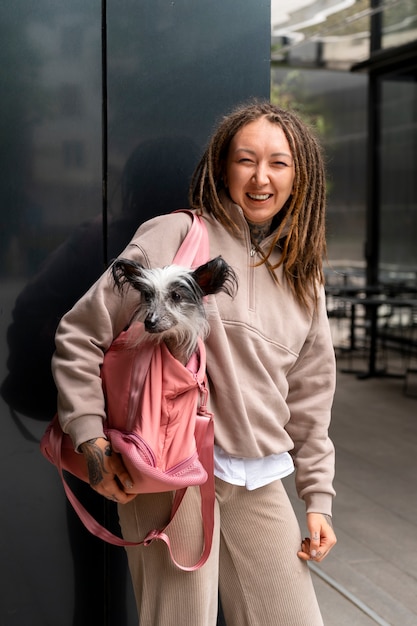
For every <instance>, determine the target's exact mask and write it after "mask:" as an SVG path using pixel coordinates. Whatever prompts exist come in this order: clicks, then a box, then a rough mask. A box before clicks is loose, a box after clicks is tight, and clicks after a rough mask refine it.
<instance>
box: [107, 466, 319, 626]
mask: <svg viewBox="0 0 417 626" xmlns="http://www.w3.org/2000/svg"><path fill="white" fill-rule="evenodd" d="M171 504H172V494H170V493H163V494H146V495H139V496H137V497H136V498H135V500H133V501H132V502H130V503H129V504H126V505H119V516H120V524H121V528H122V532H123V536H124V537H125V538H126V539H129V540H133V541H139V540H141V539H142V538H143V537H144V536H145V535H146V534H147V532H148V531H149V530H150V529H151V528H157V527H158V526H162V525H163V524H164V522H166V520H167V518H169V513H170V510H171ZM169 537H170V540H171V545H172V547H173V552H174V554H175V558H176V559H177V560H178V561H179V562H180V563H182V564H184V565H190V564H192V563H194V562H196V561H197V560H198V558H199V556H200V553H201V549H202V523H201V512H200V491H199V489H198V488H195V487H193V488H189V489H188V490H187V493H186V495H185V498H184V500H183V502H182V504H181V506H180V509H179V510H178V513H177V515H176V517H175V519H174V521H173V523H172V524H171V526H170V530H169ZM300 545H301V533H300V528H299V525H298V522H297V519H296V516H295V514H294V511H293V508H292V506H291V503H290V501H289V499H288V496H287V494H286V491H285V489H284V486H283V485H282V482H281V481H279V480H278V481H275V482H273V483H271V484H269V485H266V486H265V487H261V488H259V489H255V490H253V491H248V490H247V489H246V488H245V487H238V486H235V485H231V484H229V483H226V482H223V481H221V480H219V479H217V478H216V511H215V531H214V539H213V547H212V550H211V554H210V557H209V559H208V561H207V563H206V564H205V565H204V566H203V567H202V568H200V569H199V570H197V571H194V572H183V571H181V570H179V569H178V568H177V567H176V566H175V565H173V563H172V561H171V559H170V556H169V552H168V549H167V547H166V545H165V544H164V543H163V542H159V541H157V542H153V543H152V544H151V545H149V546H147V547H144V546H138V547H128V548H127V549H126V550H127V554H128V560H129V568H130V573H131V577H132V582H133V588H134V592H135V596H136V603H137V609H138V616H139V624H140V626H179V625H180V624H181V626H215V625H216V621H217V608H218V592H219V591H220V597H221V603H222V607H223V613H224V616H225V620H226V624H227V626H323V620H322V618H321V614H320V610H319V607H318V603H317V599H316V595H315V592H314V588H313V584H312V581H311V577H310V572H309V569H308V567H307V564H306V563H305V562H303V561H301V560H300V559H299V558H298V557H297V551H298V550H299V548H300Z"/></svg>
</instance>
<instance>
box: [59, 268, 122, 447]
mask: <svg viewBox="0 0 417 626" xmlns="http://www.w3.org/2000/svg"><path fill="white" fill-rule="evenodd" d="M131 300H132V298H130V301H129V299H128V298H127V297H126V298H122V297H121V296H119V295H118V294H117V293H116V292H115V290H114V286H113V281H112V278H111V274H110V271H107V272H106V273H105V274H104V275H103V276H102V277H101V278H100V279H99V280H98V281H97V282H96V283H95V284H94V285H93V286H92V287H91V288H90V289H89V291H88V292H87V293H86V294H85V295H84V296H83V297H82V298H81V299H80V300H79V301H78V302H77V303H76V304H75V306H74V307H73V308H72V309H71V310H70V311H69V312H68V313H67V314H66V315H64V317H63V318H62V320H61V322H60V324H59V326H58V329H57V332H56V335H55V347H56V350H55V354H54V356H53V358H52V372H53V376H54V380H55V383H56V386H57V389H58V416H59V420H60V423H61V426H62V429H63V430H64V432H66V433H68V434H69V435H70V436H71V439H72V441H73V444H74V447H75V449H77V448H78V447H79V445H80V444H81V443H83V442H84V441H87V440H88V439H93V438H95V437H103V436H104V432H103V421H104V420H105V418H106V414H105V410H104V396H103V391H102V384H101V378H100V368H101V365H102V363H103V358H104V353H105V352H106V350H107V349H108V348H109V347H110V345H111V343H112V341H113V338H114V337H116V336H117V335H118V334H119V333H120V332H121V331H122V330H123V328H125V327H126V326H128V324H129V321H130V318H131V316H132V314H133V305H132V304H131Z"/></svg>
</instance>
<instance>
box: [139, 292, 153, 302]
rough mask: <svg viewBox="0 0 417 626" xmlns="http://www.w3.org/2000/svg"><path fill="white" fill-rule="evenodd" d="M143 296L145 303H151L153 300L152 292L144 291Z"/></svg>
mask: <svg viewBox="0 0 417 626" xmlns="http://www.w3.org/2000/svg"><path fill="white" fill-rule="evenodd" d="M141 296H142V298H143V299H144V300H145V302H150V301H151V299H152V294H151V292H150V291H142V293H141Z"/></svg>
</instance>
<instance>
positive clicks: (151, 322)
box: [144, 317, 158, 333]
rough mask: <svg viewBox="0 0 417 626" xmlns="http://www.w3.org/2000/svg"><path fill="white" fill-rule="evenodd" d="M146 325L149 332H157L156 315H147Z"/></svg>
mask: <svg viewBox="0 0 417 626" xmlns="http://www.w3.org/2000/svg"><path fill="white" fill-rule="evenodd" d="M144 325H145V330H147V331H148V333H153V332H155V330H156V328H157V325H158V319H157V318H156V317H147V318H146V319H145V322H144Z"/></svg>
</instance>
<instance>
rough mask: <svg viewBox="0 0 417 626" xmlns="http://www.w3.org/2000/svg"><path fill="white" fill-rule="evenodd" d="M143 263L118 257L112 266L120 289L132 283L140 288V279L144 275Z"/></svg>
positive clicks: (115, 280) (114, 277)
mask: <svg viewBox="0 0 417 626" xmlns="http://www.w3.org/2000/svg"><path fill="white" fill-rule="evenodd" d="M143 269H144V267H143V265H141V264H140V263H137V262H136V261H131V260H130V259H123V258H120V259H116V260H115V261H114V263H113V264H112V266H111V270H112V274H113V279H114V282H115V284H116V287H117V288H118V289H123V287H124V285H126V284H127V285H132V287H135V288H136V289H138V286H139V285H138V283H139V279H140V278H141V277H142V270H143Z"/></svg>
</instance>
